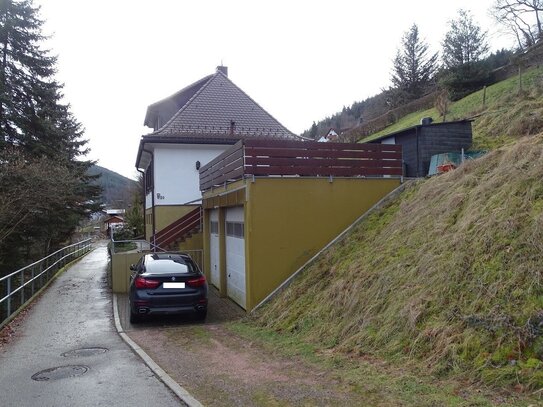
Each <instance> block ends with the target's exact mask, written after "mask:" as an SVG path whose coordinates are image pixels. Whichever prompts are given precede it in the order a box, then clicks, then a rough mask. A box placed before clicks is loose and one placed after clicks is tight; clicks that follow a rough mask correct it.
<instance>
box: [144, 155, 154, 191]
mask: <svg viewBox="0 0 543 407" xmlns="http://www.w3.org/2000/svg"><path fill="white" fill-rule="evenodd" d="M153 164H154V163H153V162H152V161H151V163H150V164H149V167H147V171H145V193H146V194H148V193H149V192H151V191H152V190H153V179H154V177H153V166H154V165H153Z"/></svg>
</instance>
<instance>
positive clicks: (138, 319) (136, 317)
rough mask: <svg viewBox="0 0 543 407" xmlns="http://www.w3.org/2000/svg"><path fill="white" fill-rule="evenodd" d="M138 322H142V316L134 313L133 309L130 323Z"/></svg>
mask: <svg viewBox="0 0 543 407" xmlns="http://www.w3.org/2000/svg"><path fill="white" fill-rule="evenodd" d="M138 322H141V316H139V315H138V314H134V313H133V312H132V310H130V323H131V324H137V323H138Z"/></svg>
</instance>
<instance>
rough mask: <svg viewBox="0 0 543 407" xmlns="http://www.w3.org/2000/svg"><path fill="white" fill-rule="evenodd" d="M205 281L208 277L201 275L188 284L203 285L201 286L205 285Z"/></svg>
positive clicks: (190, 285)
mask: <svg viewBox="0 0 543 407" xmlns="http://www.w3.org/2000/svg"><path fill="white" fill-rule="evenodd" d="M205 283H206V278H205V276H201V277H198V278H195V279H193V280H189V281H187V285H188V286H189V287H201V286H203V285H204V284H205Z"/></svg>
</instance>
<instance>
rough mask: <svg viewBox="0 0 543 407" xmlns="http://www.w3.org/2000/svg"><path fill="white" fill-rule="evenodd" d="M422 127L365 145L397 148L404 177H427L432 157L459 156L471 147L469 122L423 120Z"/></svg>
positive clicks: (385, 136)
mask: <svg viewBox="0 0 543 407" xmlns="http://www.w3.org/2000/svg"><path fill="white" fill-rule="evenodd" d="M423 123H424V124H419V125H416V126H413V127H409V128H407V129H403V130H400V131H397V132H394V133H390V134H386V135H384V136H380V137H378V138H375V139H373V140H371V141H369V142H371V143H381V144H398V145H401V146H402V150H403V162H404V176H406V177H425V176H426V175H428V168H429V167H430V160H431V158H432V156H433V155H435V154H441V153H449V152H460V151H461V150H462V149H464V150H467V149H468V148H470V147H471V143H472V131H471V120H460V121H453V122H443V123H432V122H431V120H427V119H423Z"/></svg>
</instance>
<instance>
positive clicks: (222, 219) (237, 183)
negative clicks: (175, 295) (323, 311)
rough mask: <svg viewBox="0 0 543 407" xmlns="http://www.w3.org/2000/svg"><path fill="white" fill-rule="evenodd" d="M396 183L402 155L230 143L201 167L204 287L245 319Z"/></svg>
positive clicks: (366, 148) (384, 149)
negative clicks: (232, 303)
mask: <svg viewBox="0 0 543 407" xmlns="http://www.w3.org/2000/svg"><path fill="white" fill-rule="evenodd" d="M401 177H402V152H401V146H395V145H386V144H383V145H381V144H361V143H332V142H328V143H319V142H299V141H288V140H257V139H245V140H241V141H239V142H237V143H236V144H235V145H234V146H232V147H230V148H229V149H228V150H226V151H225V152H223V153H222V154H221V155H219V156H218V157H216V158H215V159H214V160H213V161H211V162H210V163H208V164H206V165H204V166H203V167H201V168H200V189H201V191H202V204H203V205H202V206H203V207H202V210H203V218H204V220H203V228H204V236H203V245H204V270H205V272H206V275H207V278H208V281H209V282H210V284H212V285H214V286H215V287H217V288H218V289H219V292H220V293H221V295H222V296H227V297H229V298H231V299H232V300H233V301H235V302H236V303H237V304H238V305H239V306H240V307H242V308H244V309H245V310H247V311H250V310H252V309H253V308H255V307H256V306H257V305H258V304H259V303H260V302H261V301H263V300H264V299H265V298H266V297H267V296H268V295H270V293H272V292H273V291H274V290H275V289H276V288H277V287H279V286H280V285H281V284H282V283H283V282H284V281H286V280H287V279H289V278H290V277H291V276H292V275H293V273H295V272H296V270H297V269H299V268H300V267H302V266H303V265H304V264H305V263H306V262H307V261H308V260H310V259H311V258H312V257H313V256H315V255H316V254H317V253H318V252H319V251H320V250H321V249H322V248H323V247H324V246H326V244H328V243H329V242H331V241H332V240H334V239H335V238H336V237H337V236H338V235H339V234H340V233H341V232H342V231H343V230H345V229H346V228H347V227H349V226H350V225H351V224H352V223H353V222H355V221H356V220H357V219H358V218H359V217H360V216H361V215H363V214H364V213H365V212H366V211H368V209H370V208H371V207H372V206H373V205H375V204H376V203H377V202H378V201H379V200H381V199H382V198H383V197H384V196H385V195H387V194H388V193H390V192H391V191H393V190H394V189H395V188H397V187H398V186H399V185H400V183H401Z"/></svg>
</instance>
